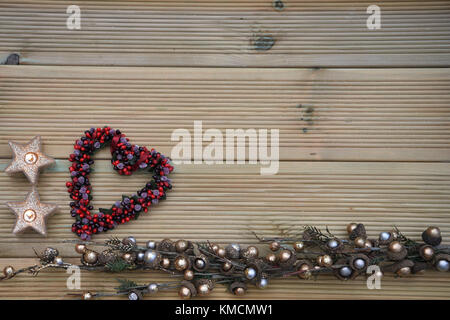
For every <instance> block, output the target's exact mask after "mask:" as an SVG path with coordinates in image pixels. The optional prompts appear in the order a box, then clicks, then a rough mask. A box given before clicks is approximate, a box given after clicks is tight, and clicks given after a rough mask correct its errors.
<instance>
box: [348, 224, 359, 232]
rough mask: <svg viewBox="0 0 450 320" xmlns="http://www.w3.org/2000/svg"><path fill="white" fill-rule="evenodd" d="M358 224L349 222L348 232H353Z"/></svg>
mask: <svg viewBox="0 0 450 320" xmlns="http://www.w3.org/2000/svg"><path fill="white" fill-rule="evenodd" d="M356 226H357V224H356V223H349V224H348V225H347V233H348V234H350V233H352V231H353V230H355V229H356Z"/></svg>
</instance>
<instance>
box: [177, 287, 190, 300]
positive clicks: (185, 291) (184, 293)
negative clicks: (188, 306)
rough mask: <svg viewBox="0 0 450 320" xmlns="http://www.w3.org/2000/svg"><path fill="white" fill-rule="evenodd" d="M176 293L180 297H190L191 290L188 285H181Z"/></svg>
mask: <svg viewBox="0 0 450 320" xmlns="http://www.w3.org/2000/svg"><path fill="white" fill-rule="evenodd" d="M178 295H179V296H180V298H181V299H190V298H191V296H192V292H191V290H189V288H188V287H185V286H181V288H180V290H179V291H178Z"/></svg>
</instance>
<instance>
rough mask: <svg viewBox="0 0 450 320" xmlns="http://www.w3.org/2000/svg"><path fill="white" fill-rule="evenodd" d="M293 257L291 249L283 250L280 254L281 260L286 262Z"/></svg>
mask: <svg viewBox="0 0 450 320" xmlns="http://www.w3.org/2000/svg"><path fill="white" fill-rule="evenodd" d="M291 257H292V252H291V251H290V250H286V249H285V250H282V251H281V252H280V255H279V260H280V262H286V261H288V260H289V259H290V258H291Z"/></svg>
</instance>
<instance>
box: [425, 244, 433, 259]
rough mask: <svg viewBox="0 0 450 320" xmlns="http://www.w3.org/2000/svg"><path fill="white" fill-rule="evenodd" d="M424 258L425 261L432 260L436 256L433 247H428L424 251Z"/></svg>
mask: <svg viewBox="0 0 450 320" xmlns="http://www.w3.org/2000/svg"><path fill="white" fill-rule="evenodd" d="M422 256H423V258H424V259H425V260H427V261H428V260H431V259H432V258H433V256H434V249H433V247H431V246H426V247H424V248H423V249H422Z"/></svg>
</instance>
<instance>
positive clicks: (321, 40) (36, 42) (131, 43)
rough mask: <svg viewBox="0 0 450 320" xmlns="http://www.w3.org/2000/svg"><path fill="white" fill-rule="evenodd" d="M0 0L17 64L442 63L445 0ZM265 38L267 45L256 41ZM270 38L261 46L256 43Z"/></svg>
mask: <svg viewBox="0 0 450 320" xmlns="http://www.w3.org/2000/svg"><path fill="white" fill-rule="evenodd" d="M283 3H284V5H285V6H284V9H283V10H276V9H275V8H274V7H273V2H272V1H271V0H267V1H261V0H245V1H237V0H233V1H217V0H214V1H195V2H189V3H186V2H182V1H178V0H170V1H164V2H160V1H149V2H146V1H133V2H132V1H126V2H120V1H77V3H76V4H77V5H79V6H80V8H81V17H82V20H81V30H68V29H67V27H66V20H67V17H68V14H67V13H66V10H67V7H68V6H69V5H72V4H74V3H73V1H43V0H40V1H4V0H2V1H0V42H1V46H0V61H4V60H6V57H7V56H8V55H9V54H11V53H18V54H19V55H20V57H21V63H23V64H57V65H115V66H119V65H128V66H214V67H217V66H227V67H237V66H239V67H249V66H251V67H299V66H301V67H305V66H310V67H317V66H320V67H364V66H365V67H371V66H378V67H381V66H394V67H399V66H403V67H405V66H414V67H417V66H422V67H424V66H449V65H450V56H449V53H450V44H449V40H450V23H449V21H450V20H449V18H450V3H449V2H448V1H416V0H413V1H398V0H397V1H377V2H376V4H377V5H378V6H379V7H380V8H381V29H378V30H369V29H368V28H367V26H366V20H367V18H368V17H369V14H367V13H366V10H367V8H368V6H369V5H373V4H374V3H373V1H354V0H350V1H335V0H321V1H316V0H308V1H293V0H286V1H284V2H283ZM265 41H266V42H273V45H272V46H271V47H270V46H266V45H267V43H265ZM267 47H270V49H268V50H264V48H267Z"/></svg>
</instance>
